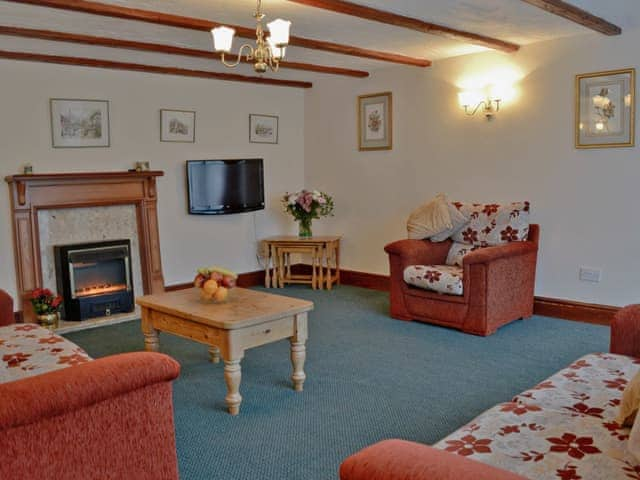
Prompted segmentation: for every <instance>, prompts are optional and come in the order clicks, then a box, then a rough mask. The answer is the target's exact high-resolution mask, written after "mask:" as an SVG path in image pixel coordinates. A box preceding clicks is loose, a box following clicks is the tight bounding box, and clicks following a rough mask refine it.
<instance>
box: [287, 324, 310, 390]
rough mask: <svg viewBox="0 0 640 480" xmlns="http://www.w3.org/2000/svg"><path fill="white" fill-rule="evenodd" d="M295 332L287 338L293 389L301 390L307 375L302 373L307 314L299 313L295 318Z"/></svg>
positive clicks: (305, 354)
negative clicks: (289, 345) (289, 346)
mask: <svg viewBox="0 0 640 480" xmlns="http://www.w3.org/2000/svg"><path fill="white" fill-rule="evenodd" d="M294 322H295V334H294V335H293V336H292V337H291V338H290V339H289V341H290V342H291V364H292V365H293V374H292V375H291V380H292V381H293V389H294V390H295V391H296V392H301V391H302V389H303V385H304V381H305V379H306V378H307V376H306V375H305V373H304V361H305V360H306V358H307V347H306V346H305V343H306V341H307V335H308V334H307V314H306V313H299V314H298V315H296V317H295V319H294Z"/></svg>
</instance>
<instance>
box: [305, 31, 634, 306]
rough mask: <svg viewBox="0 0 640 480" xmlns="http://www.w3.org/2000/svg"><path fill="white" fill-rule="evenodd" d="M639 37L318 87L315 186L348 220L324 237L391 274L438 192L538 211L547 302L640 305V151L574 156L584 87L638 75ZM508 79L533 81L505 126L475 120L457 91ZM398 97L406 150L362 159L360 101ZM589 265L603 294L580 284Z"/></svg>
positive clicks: (309, 172) (311, 144)
mask: <svg viewBox="0 0 640 480" xmlns="http://www.w3.org/2000/svg"><path fill="white" fill-rule="evenodd" d="M639 43H640V32H639V31H633V32H625V33H624V35H623V36H622V37H613V38H609V37H604V36H601V35H598V34H588V35H584V36H581V37H578V38H574V39H570V40H560V41H553V42H546V43H541V44H538V45H535V46H531V47H526V48H523V49H522V50H521V51H520V52H519V53H517V54H514V55H506V54H497V53H486V54H477V55H473V56H467V57H458V58H455V59H450V60H446V61H440V62H437V63H435V64H434V66H433V67H432V68H430V69H426V70H420V69H413V68H406V67H399V68H396V67H394V68H390V69H385V70H383V71H378V72H376V73H375V74H374V75H373V76H372V77H371V78H370V79H368V80H365V81H352V80H340V79H336V80H331V81H324V82H322V83H317V85H315V87H314V89H313V90H311V91H309V92H307V94H306V102H305V132H306V133H305V140H306V142H305V177H306V184H307V186H310V187H314V188H320V189H324V190H326V191H327V192H329V193H331V194H333V195H334V196H335V203H336V216H335V217H334V218H332V219H326V220H322V221H317V222H316V223H315V227H314V232H319V233H321V232H335V233H343V234H344V235H345V238H344V244H343V245H344V253H343V256H342V258H343V264H344V267H346V268H350V269H354V270H361V271H367V272H376V273H387V272H388V266H387V258H386V255H385V254H384V252H383V247H384V245H385V244H386V243H387V242H390V241H393V240H396V239H400V238H405V237H406V233H405V219H406V217H407V215H408V214H409V212H410V211H411V210H412V209H413V208H414V207H415V206H417V205H418V204H420V203H421V202H422V201H424V200H427V199H429V198H431V197H433V196H434V195H435V194H436V193H438V192H445V193H447V194H448V195H449V196H450V198H451V199H454V200H468V201H509V200H522V199H527V200H530V201H531V202H532V209H533V221H535V222H537V223H540V224H541V226H542V244H541V251H540V257H539V275H538V281H537V287H536V294H537V295H541V296H549V297H557V298H566V299H572V300H578V301H586V302H594V303H604V304H613V305H622V304H626V303H631V302H637V301H638V299H639V297H640V256H639V255H637V254H636V251H637V249H638V245H640V225H639V223H638V220H637V219H638V213H637V211H638V210H637V209H638V196H637V191H638V179H639V178H640V158H639V156H638V148H625V149H602V150H592V151H586V150H576V149H575V148H574V145H573V128H574V75H575V74H579V73H586V72H593V71H599V70H607V69H617V68H624V67H638V65H637V59H638V55H637V53H638V44H639ZM505 66H510V67H515V68H517V69H518V70H520V71H521V72H522V74H523V75H524V78H523V79H522V80H521V81H520V82H519V84H518V90H519V91H520V95H519V98H518V99H517V100H515V101H514V102H512V103H511V104H509V105H505V106H504V109H503V111H502V112H500V114H499V116H498V118H497V119H496V120H495V121H494V122H491V123H489V122H486V121H485V120H484V119H483V118H482V117H481V116H476V117H473V118H470V117H466V116H464V114H463V112H462V111H461V109H460V108H459V107H458V105H457V92H458V87H457V86H456V83H458V82H460V81H461V80H462V79H464V77H466V76H468V75H470V74H478V73H483V72H485V71H487V70H492V69H495V68H499V69H501V68H504V67H505ZM387 90H390V91H392V92H393V100H394V128H395V131H394V135H395V138H394V148H393V150H392V151H389V152H362V153H361V152H358V150H357V116H356V96H357V95H360V94H366V93H375V92H382V91H387ZM580 265H586V266H591V267H599V268H602V269H603V278H602V282H601V283H599V284H588V283H583V282H580V281H578V278H577V277H578V268H579V266H580Z"/></svg>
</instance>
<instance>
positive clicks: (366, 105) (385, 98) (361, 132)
mask: <svg viewBox="0 0 640 480" xmlns="http://www.w3.org/2000/svg"><path fill="white" fill-rule="evenodd" d="M392 148H393V96H392V93H391V92H383V93H373V94H370V95H360V96H359V97H358V150H360V151H361V152H362V151H368V150H391V149H392Z"/></svg>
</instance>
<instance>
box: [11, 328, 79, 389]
mask: <svg viewBox="0 0 640 480" xmlns="http://www.w3.org/2000/svg"><path fill="white" fill-rule="evenodd" d="M0 360H1V363H0V383H5V382H11V381H13V380H19V379H21V378H26V377H31V376H33V375H39V374H41V373H46V372H50V371H52V370H58V369H60V368H65V367H70V366H72V365H77V364H79V363H85V362H88V361H90V360H91V357H89V355H87V353H86V352H85V351H84V350H82V349H81V348H80V347H78V346H77V345H75V344H74V343H71V342H70V341H69V340H66V339H64V338H62V337H61V336H59V335H56V334H54V333H52V332H51V331H50V330H47V329H46V328H43V327H40V326H39V325H35V324H33V323H24V324H17V325H8V326H5V327H0Z"/></svg>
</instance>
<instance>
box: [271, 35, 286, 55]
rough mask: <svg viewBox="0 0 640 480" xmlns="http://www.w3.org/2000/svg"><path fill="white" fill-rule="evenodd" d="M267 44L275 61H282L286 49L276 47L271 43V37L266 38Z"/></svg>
mask: <svg viewBox="0 0 640 480" xmlns="http://www.w3.org/2000/svg"><path fill="white" fill-rule="evenodd" d="M267 43H268V44H269V48H270V49H271V55H273V58H275V59H276V60H282V59H283V58H284V56H285V54H286V52H287V47H278V46H277V45H276V44H274V43H273V39H272V38H271V37H267Z"/></svg>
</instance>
